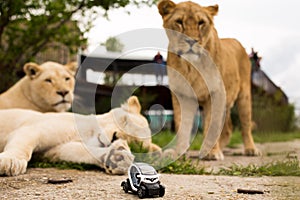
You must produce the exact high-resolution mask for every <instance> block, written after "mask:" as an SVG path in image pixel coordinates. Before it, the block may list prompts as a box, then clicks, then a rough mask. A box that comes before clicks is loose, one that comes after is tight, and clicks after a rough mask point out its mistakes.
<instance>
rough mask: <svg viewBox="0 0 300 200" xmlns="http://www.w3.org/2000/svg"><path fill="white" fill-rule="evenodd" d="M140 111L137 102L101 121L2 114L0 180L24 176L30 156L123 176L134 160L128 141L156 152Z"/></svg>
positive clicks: (132, 100) (130, 101) (54, 115)
mask: <svg viewBox="0 0 300 200" xmlns="http://www.w3.org/2000/svg"><path fill="white" fill-rule="evenodd" d="M140 110H141V106H140V103H139V101H138V99H137V97H135V96H132V97H130V98H129V99H128V100H127V103H125V104H123V105H122V106H121V107H119V108H114V109H112V110H111V111H110V112H109V113H106V114H103V115H88V116H85V115H79V114H74V113H40V112H36V111H32V110H24V109H7V110H0V152H1V153H0V175H8V176H15V175H19V174H23V173H25V172H26V168H27V163H28V161H29V160H30V159H31V156H32V154H33V153H36V154H40V155H41V156H42V157H45V158H47V159H49V160H50V161H57V160H63V161H70V162H76V163H87V164H94V165H97V166H99V167H101V168H103V169H105V171H106V172H107V173H111V174H123V173H125V172H126V171H127V168H128V167H129V165H130V164H131V163H132V161H133V159H134V156H133V155H132V154H131V152H130V149H129V147H128V145H127V141H134V140H137V141H141V142H143V146H144V147H145V148H148V149H149V150H150V151H160V148H159V147H158V146H156V145H155V144H152V142H151V131H150V128H149V125H148V122H147V120H146V119H145V118H144V117H143V116H142V115H141V114H140ZM126 140H127V141H126Z"/></svg>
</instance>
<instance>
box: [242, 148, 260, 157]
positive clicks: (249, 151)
mask: <svg viewBox="0 0 300 200" xmlns="http://www.w3.org/2000/svg"><path fill="white" fill-rule="evenodd" d="M245 155H246V156H261V155H262V154H261V152H260V150H258V149H257V148H251V149H250V148H249V149H245Z"/></svg>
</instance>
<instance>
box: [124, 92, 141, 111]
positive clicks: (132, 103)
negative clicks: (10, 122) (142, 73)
mask: <svg viewBox="0 0 300 200" xmlns="http://www.w3.org/2000/svg"><path fill="white" fill-rule="evenodd" d="M127 106H128V110H129V112H132V113H141V109H142V108H141V104H140V102H139V100H138V98H137V97H136V96H131V97H129V98H128V100H127Z"/></svg>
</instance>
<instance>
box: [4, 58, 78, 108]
mask: <svg viewBox="0 0 300 200" xmlns="http://www.w3.org/2000/svg"><path fill="white" fill-rule="evenodd" d="M76 68H77V64H76V63H74V62H73V63H69V64H67V65H61V64H59V63H55V62H45V63H43V64H41V65H38V64H36V63H32V62H31V63H26V64H25V65H24V67H23V69H24V72H25V73H26V76H24V77H23V78H22V79H21V80H19V81H18V82H17V83H16V84H15V85H13V86H12V87H11V88H9V89H8V90H7V91H6V92H4V93H2V94H1V95H0V109H9V108H23V109H31V110H36V111H40V112H62V111H66V110H68V109H69V108H70V107H71V103H72V101H73V90H74V86H75V79H74V75H75V72H76ZM63 100H64V101H63ZM62 101H63V102H62Z"/></svg>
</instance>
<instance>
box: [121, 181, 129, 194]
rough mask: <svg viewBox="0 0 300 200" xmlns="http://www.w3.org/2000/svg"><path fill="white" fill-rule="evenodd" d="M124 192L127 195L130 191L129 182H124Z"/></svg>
mask: <svg viewBox="0 0 300 200" xmlns="http://www.w3.org/2000/svg"><path fill="white" fill-rule="evenodd" d="M121 186H122V188H123V190H124V192H125V193H128V190H129V185H128V182H127V181H123V182H122V184H121Z"/></svg>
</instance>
